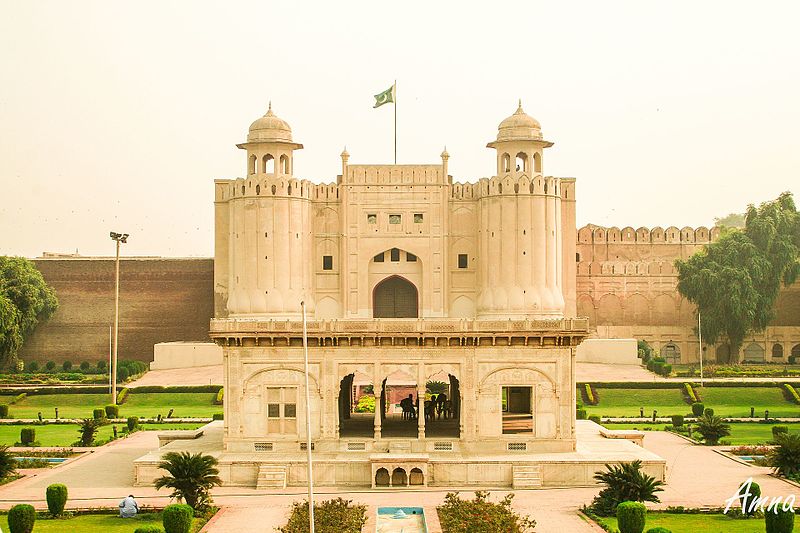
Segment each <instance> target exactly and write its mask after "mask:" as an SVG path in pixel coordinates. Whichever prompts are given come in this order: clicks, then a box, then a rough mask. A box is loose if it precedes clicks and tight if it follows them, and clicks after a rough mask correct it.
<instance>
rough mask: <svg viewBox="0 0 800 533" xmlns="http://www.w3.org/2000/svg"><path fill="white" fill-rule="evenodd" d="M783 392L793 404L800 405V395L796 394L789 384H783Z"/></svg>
mask: <svg viewBox="0 0 800 533" xmlns="http://www.w3.org/2000/svg"><path fill="white" fill-rule="evenodd" d="M783 390H785V391H786V393H787V394H788V395H789V397H790V398H791V399H792V401H793V402H794V403H800V395H798V394H797V391H796V390H795V388H794V387H793V386H792V385H791V384H790V383H784V384H783Z"/></svg>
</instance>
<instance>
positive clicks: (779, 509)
mask: <svg viewBox="0 0 800 533" xmlns="http://www.w3.org/2000/svg"><path fill="white" fill-rule="evenodd" d="M9 517H10V516H9ZM764 522H765V525H766V526H767V533H792V530H793V529H794V513H793V512H792V511H791V509H790V510H786V511H784V510H783V505H776V506H775V507H774V508H773V509H769V510H767V511H764Z"/></svg>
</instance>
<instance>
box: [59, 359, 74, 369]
mask: <svg viewBox="0 0 800 533" xmlns="http://www.w3.org/2000/svg"><path fill="white" fill-rule="evenodd" d="M61 368H62V369H63V370H64V372H69V371H70V370H72V361H70V360H69V359H67V360H66V361H64V362H63V363H61Z"/></svg>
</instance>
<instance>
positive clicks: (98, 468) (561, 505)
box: [0, 431, 800, 533]
mask: <svg viewBox="0 0 800 533" xmlns="http://www.w3.org/2000/svg"><path fill="white" fill-rule="evenodd" d="M156 446H157V436H156V432H152V431H143V432H140V433H137V434H135V435H134V436H132V437H129V438H127V439H122V440H118V441H115V442H113V443H111V444H109V445H106V446H103V447H101V448H96V449H94V451H93V452H92V453H89V454H87V455H85V456H82V457H80V458H78V459H76V460H73V461H70V462H68V463H66V464H64V465H62V466H59V467H56V468H51V469H47V470H29V471H27V472H29V473H31V474H32V475H30V476H29V477H26V478H23V479H20V480H18V481H14V482H12V483H9V484H6V485H3V486H0V508H2V509H8V508H10V507H11V506H13V505H15V504H17V503H21V502H25V503H32V504H34V505H35V506H36V507H37V508H40V509H45V508H46V503H45V500H44V492H45V488H46V487H47V485H49V484H51V483H64V484H66V485H67V486H68V487H69V490H70V500H69V503H68V507H69V508H73V509H74V508H86V507H116V506H117V504H118V503H119V501H120V500H121V499H122V498H123V497H124V496H126V495H127V494H134V495H135V496H136V498H137V500H138V501H139V502H140V504H142V505H145V506H147V505H150V506H153V505H157V506H163V505H166V504H167V503H169V498H168V496H167V494H168V493H167V492H166V491H156V490H155V489H153V488H152V487H133V486H132V484H133V474H132V467H131V462H132V461H133V459H135V458H137V457H140V456H142V455H144V454H145V453H147V452H148V451H151V450H153V449H155V448H156ZM645 447H646V448H647V449H648V450H650V451H652V452H654V453H656V454H658V455H660V456H661V457H663V458H664V459H666V461H667V482H668V485H667V487H666V488H665V490H664V491H663V492H661V493H660V497H661V500H662V503H661V504H655V505H651V507H654V508H664V507H667V506H670V505H673V506H674V505H683V506H688V507H722V506H724V505H725V500H726V499H727V498H729V497H731V496H732V495H733V494H734V493H735V492H736V490H737V488H738V486H739V484H740V483H741V482H742V481H744V480H745V479H747V478H748V477H752V478H753V479H754V481H756V482H758V483H759V484H760V485H761V489H762V493H763V494H765V495H769V496H770V497H772V496H784V497H786V496H788V495H789V494H793V493H794V494H797V495H800V489H797V488H796V487H795V486H793V485H791V484H789V483H787V482H784V481H781V480H779V479H777V478H774V477H771V476H770V475H769V472H770V469H768V468H762V467H754V466H748V465H744V464H741V463H738V462H736V461H733V460H731V459H729V458H726V457H724V456H722V455H720V454H718V453H716V452H715V451H714V448H711V447H706V446H696V445H692V444H691V443H689V442H687V441H686V440H684V439H682V438H680V437H678V436H675V435H673V434H670V433H666V432H660V431H653V432H648V433H647V435H646V437H645ZM597 491H598V489H597V488H591V487H590V488H571V489H546V490H519V491H516V492H515V498H514V507H515V508H516V509H517V510H518V511H519V512H521V513H524V514H529V515H531V516H533V518H534V519H535V520H536V521H537V522H538V526H537V528H536V531H537V532H538V533H543V532H544V533H547V532H555V533H565V532H576V533H581V532H591V531H597V530H596V529H595V528H594V526H592V525H590V524H588V523H586V522H584V521H583V520H582V519H581V518H580V517H579V516H578V515H577V513H576V511H577V509H578V508H579V507H580V506H581V505H582V504H584V503H589V502H590V501H591V499H592V498H593V497H594V495H595V494H596V493H597ZM447 492H448V490H447V489H443V488H438V487H437V488H436V489H426V490H419V491H383V490H378V491H372V490H369V489H364V490H363V491H346V490H338V489H331V488H320V489H319V490H318V497H319V498H321V499H327V498H331V497H337V496H341V497H343V498H346V499H352V500H354V501H355V502H358V503H363V504H366V505H367V506H368V516H369V517H370V519H371V520H374V514H375V510H376V508H377V507H379V506H397V505H402V506H406V505H408V506H421V507H424V508H425V512H426V516H427V517H428V518H429V526H430V528H431V532H432V533H433V532H436V531H439V529H437V528H438V524H436V520H435V506H436V505H438V504H440V503H441V502H442V501H443V499H444V495H445V494H446V493H447ZM505 494H507V491H506V490H497V491H492V496H491V497H492V498H493V499H494V498H498V499H499V498H501V497H502V496H504V495H505ZM462 495H463V496H465V497H466V496H471V491H462ZM305 497H306V492H305V489H304V488H302V487H298V488H290V489H285V490H275V491H256V490H255V489H250V488H242V487H225V488H219V489H217V490H215V491H214V498H215V500H216V502H217V503H218V504H220V505H222V506H223V507H224V511H223V512H222V513H221V514H220V515H219V516H218V517H217V518H216V519H215V520H214V521H213V522H211V523H209V525H208V526H207V528H206V529H205V530H204V531H208V532H214V533H216V532H234V531H236V532H238V531H248V530H251V528H252V525H253V524H256V523H257V524H259V529H260V530H263V531H273V530H274V528H275V527H276V526H279V525H282V524H284V523H285V520H286V517H287V515H288V512H289V509H290V508H291V504H292V502H293V501H302V500H303V499H305ZM370 523H372V524H374V522H370ZM368 525H369V524H368ZM373 527H374V526H373ZM367 530H369V529H367Z"/></svg>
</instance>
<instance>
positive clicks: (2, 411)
mask: <svg viewBox="0 0 800 533" xmlns="http://www.w3.org/2000/svg"><path fill="white" fill-rule="evenodd" d="M0 418H9V416H8V405H6V404H4V403H0Z"/></svg>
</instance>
